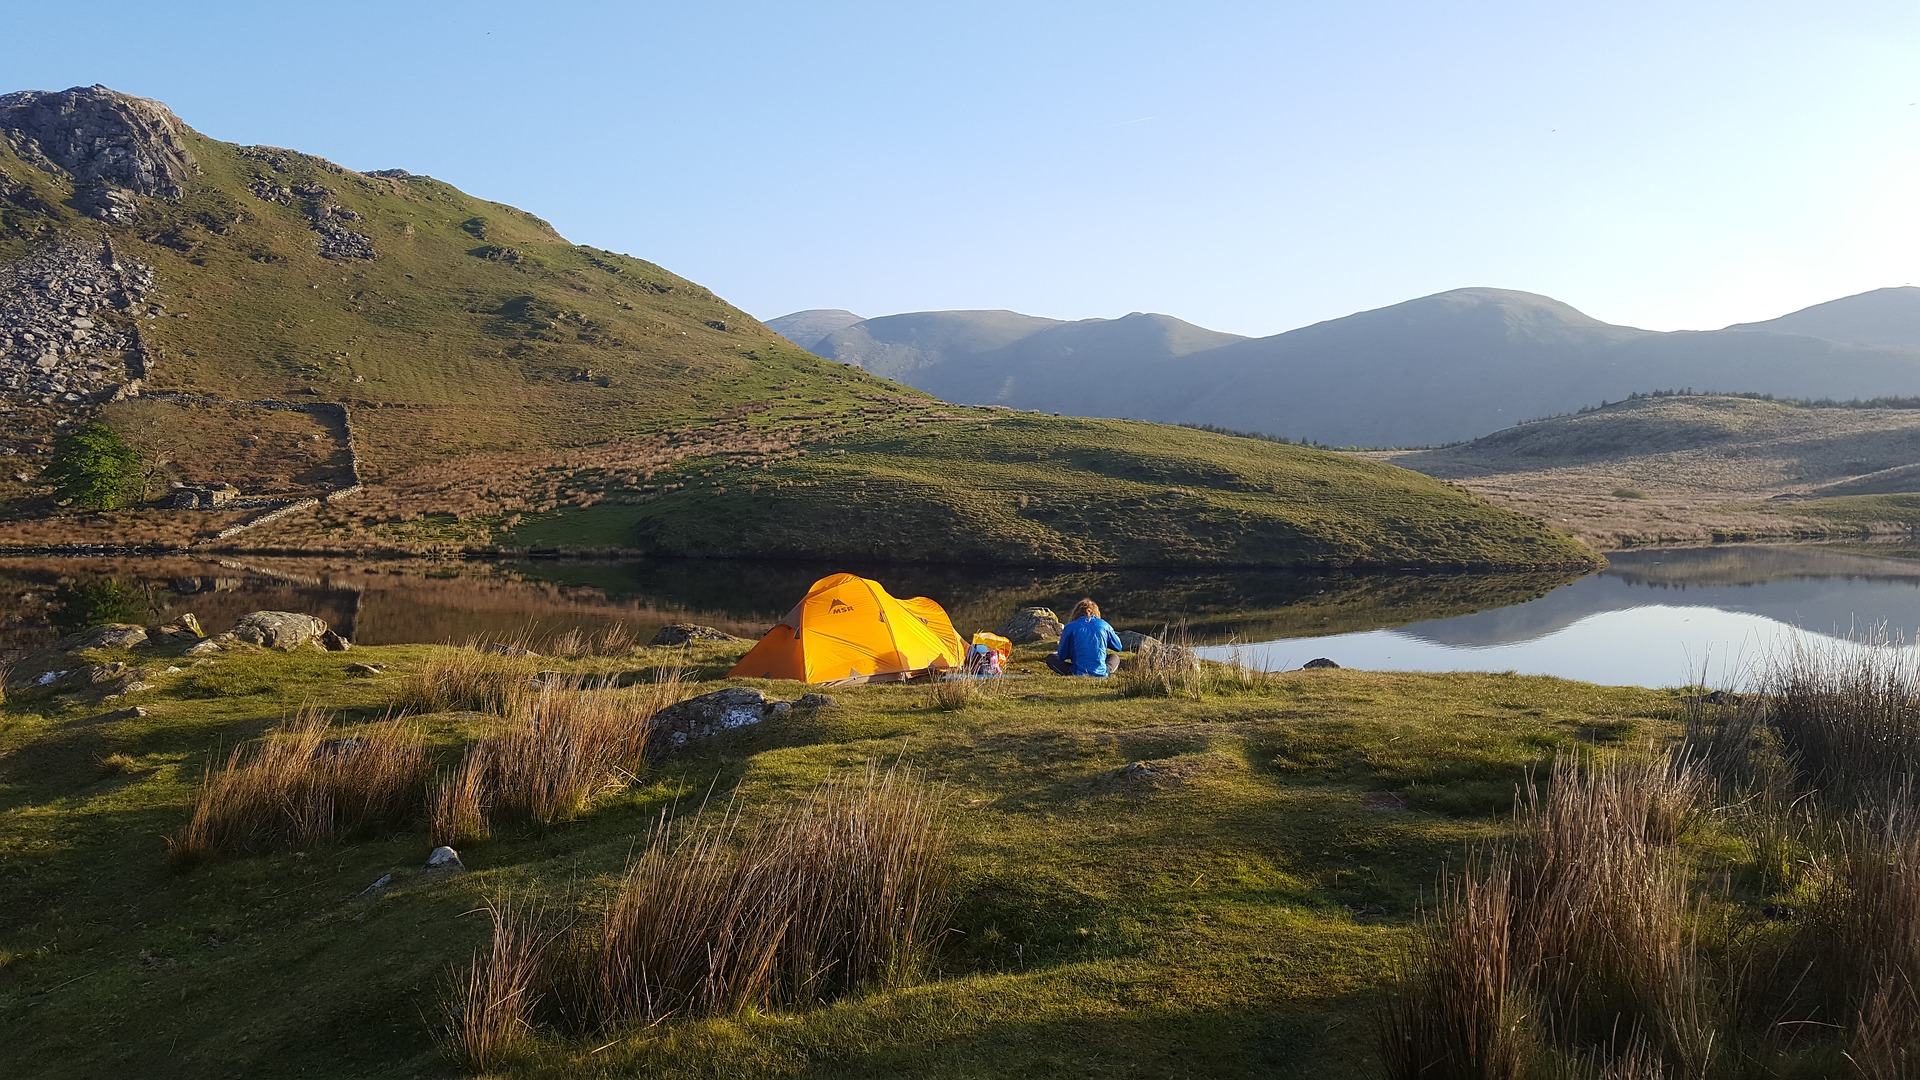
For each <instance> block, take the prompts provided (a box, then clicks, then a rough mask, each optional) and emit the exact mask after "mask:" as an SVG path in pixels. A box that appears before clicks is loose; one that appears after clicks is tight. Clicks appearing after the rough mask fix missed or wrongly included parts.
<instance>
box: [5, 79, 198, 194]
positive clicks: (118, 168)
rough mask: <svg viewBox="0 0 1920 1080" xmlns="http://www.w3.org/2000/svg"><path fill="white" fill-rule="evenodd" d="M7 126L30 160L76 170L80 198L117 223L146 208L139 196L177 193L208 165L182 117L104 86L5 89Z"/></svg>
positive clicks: (55, 168) (54, 169)
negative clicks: (190, 143)
mask: <svg viewBox="0 0 1920 1080" xmlns="http://www.w3.org/2000/svg"><path fill="white" fill-rule="evenodd" d="M0 133H4V134H5V135H6V138H7V141H8V142H9V143H10V144H11V145H12V146H13V149H14V152H15V153H18V154H19V155H20V156H21V157H22V158H23V159H25V160H26V161H27V162H28V163H29V164H32V165H35V166H38V167H39V168H42V169H46V170H48V171H50V172H58V173H63V174H65V175H66V176H67V177H69V178H71V179H72V181H73V185H74V196H75V198H74V202H75V204H76V205H77V206H79V208H80V209H81V210H82V211H84V212H85V213H87V214H89V215H91V216H93V217H96V218H99V219H100V220H102V221H106V222H110V223H113V224H121V225H124V224H127V223H129V222H131V221H132V220H133V219H134V217H135V216H136V215H137V214H138V207H137V204H135V202H134V201H133V198H132V196H150V197H159V198H164V199H177V198H179V197H180V195H181V192H182V190H183V189H184V187H185V185H186V183H187V180H188V178H189V177H191V176H193V175H194V174H195V173H198V172H199V171H200V166H199V163H198V162H196V161H194V159H193V153H192V151H190V150H188V149H187V141H186V133H187V126H186V125H185V124H183V123H181V122H180V118H179V117H177V116H175V115H173V112H172V111H171V110H169V109H168V108H167V107H166V106H165V105H162V104H160V103H159V102H157V101H149V100H147V99H146V98H137V97H130V96H128V95H126V94H119V93H115V92H114V91H112V90H109V89H107V88H106V87H104V86H77V87H74V88H73V89H71V90H58V91H51V90H22V91H19V92H17V93H12V94H4V95H0Z"/></svg>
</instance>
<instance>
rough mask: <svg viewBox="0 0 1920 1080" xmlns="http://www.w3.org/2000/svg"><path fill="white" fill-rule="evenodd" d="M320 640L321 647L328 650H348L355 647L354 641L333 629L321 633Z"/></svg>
mask: <svg viewBox="0 0 1920 1080" xmlns="http://www.w3.org/2000/svg"><path fill="white" fill-rule="evenodd" d="M319 640H320V647H321V648H323V649H325V650H327V651H328V652H346V651H347V650H348V649H351V648H353V642H351V641H348V640H347V639H346V638H343V637H341V636H340V635H339V634H337V633H335V632H333V631H332V630H328V631H327V632H326V633H324V634H321V635H320V639H319Z"/></svg>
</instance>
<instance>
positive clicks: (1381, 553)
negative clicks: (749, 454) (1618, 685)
mask: <svg viewBox="0 0 1920 1080" xmlns="http://www.w3.org/2000/svg"><path fill="white" fill-rule="evenodd" d="M659 479H661V480H662V481H663V482H669V483H672V482H677V483H679V484H682V485H684V486H683V487H681V488H680V489H679V490H674V491H669V492H666V493H664V494H662V495H660V496H659V497H657V498H655V499H653V500H651V501H647V502H645V503H643V504H641V505H639V506H638V507H637V508H635V507H614V508H609V509H608V510H607V511H606V513H607V514H608V515H609V516H612V515H614V514H618V515H620V519H621V520H622V521H623V522H624V520H625V519H626V518H628V517H637V519H638V537H639V544H640V546H641V547H642V549H643V550H646V551H648V552H650V553H655V554H663V555H705V556H722V557H747V558H823V557H829V556H833V555H855V556H865V557H868V558H892V559H906V560H921V561H951V562H975V563H1019V564H1032V563H1055V564H1094V565H1100V564H1122V565H1226V566H1275V567H1304V566H1314V567H1339V566H1429V567H1457V568H1473V567H1491V566H1508V567H1512V566H1523V565H1544V566H1577V565H1588V564H1589V558H1590V557H1589V556H1588V555H1587V554H1586V553H1585V552H1584V551H1583V550H1582V549H1580V548H1579V547H1578V545H1576V544H1575V543H1573V542H1572V541H1569V540H1566V539H1564V538H1562V537H1560V536H1559V535H1558V534H1555V533H1553V532H1552V531H1551V530H1549V529H1547V528H1546V527H1545V526H1543V525H1540V524H1539V523H1537V522H1534V521H1531V520H1528V519H1523V518H1519V517H1517V516H1515V515H1513V514H1511V513H1509V512H1507V511H1504V510H1499V509H1496V508H1494V507H1492V506H1491V505H1489V504H1487V503H1485V502H1483V501H1481V500H1479V499H1477V498H1475V497H1473V496H1470V495H1468V494H1466V493H1464V492H1462V491H1460V490H1458V489H1456V488H1453V487H1449V486H1448V485H1446V484H1444V483H1442V482H1441V481H1437V480H1433V479H1430V478H1427V477H1424V476H1419V475H1417V474H1414V473H1409V472H1405V471H1402V470H1399V469H1393V468H1390V467H1385V466H1380V465H1377V464H1374V463H1371V462H1367V461H1361V460H1357V459H1354V458H1350V457H1343V456H1340V455H1336V454H1331V453H1326V452H1323V451H1317V450H1309V449H1305V448H1301V447H1286V446H1277V445H1275V444H1273V443H1269V442H1265V441H1260V440H1252V439H1236V438H1231V437H1227V436H1220V435H1214V434H1210V433H1205V432H1196V431H1193V430H1191V429H1187V428H1180V427H1171V426H1165V425H1156V424H1142V423H1135V422H1129V421H1122V420H1086V419H1058V418H1053V417H1035V416H1027V415H1017V414H1015V415H1006V414H995V413H992V412H988V411H985V410H967V411H964V412H962V413H957V414H956V415H955V418H954V419H951V420H947V421H944V422H931V423H930V422H921V421H918V420H917V419H916V418H906V419H894V420H892V422H883V423H879V424H873V425H863V426H861V427H859V428H856V429H854V430H849V431H846V432H844V433H836V434H834V435H832V436H831V437H830V438H829V439H827V440H825V441H824V442H823V443H821V444H817V445H816V446H814V447H813V448H812V452H811V453H809V454H807V455H806V456H803V457H794V458H790V459H787V460H784V461H780V462H777V463H771V464H768V465H766V466H765V467H762V468H744V469H719V470H714V469H712V468H709V467H706V463H695V464H690V465H687V466H683V467H680V468H677V469H674V470H672V471H670V472H668V473H665V474H662V476H661V477H659ZM514 535H515V538H516V539H520V538H522V537H523V536H524V535H526V534H524V533H516V534H514Z"/></svg>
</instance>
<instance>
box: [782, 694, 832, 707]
mask: <svg viewBox="0 0 1920 1080" xmlns="http://www.w3.org/2000/svg"><path fill="white" fill-rule="evenodd" d="M793 707H794V708H796V709H837V708H839V707H840V703H839V702H837V701H835V700H833V699H832V698H830V697H828V696H827V695H825V694H801V695H800V696H799V698H797V699H796V700H795V701H794V703H793Z"/></svg>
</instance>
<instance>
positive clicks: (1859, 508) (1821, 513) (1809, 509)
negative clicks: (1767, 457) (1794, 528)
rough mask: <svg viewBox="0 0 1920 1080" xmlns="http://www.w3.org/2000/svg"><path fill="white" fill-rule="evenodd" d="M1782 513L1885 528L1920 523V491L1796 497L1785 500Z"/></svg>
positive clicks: (1848, 526) (1856, 527)
mask: <svg viewBox="0 0 1920 1080" xmlns="http://www.w3.org/2000/svg"><path fill="white" fill-rule="evenodd" d="M1778 510H1779V512H1780V513H1783V514H1793V515H1795V516H1805V517H1811V518H1816V519H1818V520H1821V521H1826V522H1830V523H1832V524H1834V525H1836V526H1840V527H1842V528H1855V529H1862V530H1884V529H1886V528H1889V527H1898V526H1906V527H1907V528H1912V527H1914V526H1915V525H1920V494H1894V495H1836V496H1833V497H1831V498H1826V499H1795V500H1793V501H1792V502H1789V503H1784V504H1781V505H1780V506H1779V507H1778Z"/></svg>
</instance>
